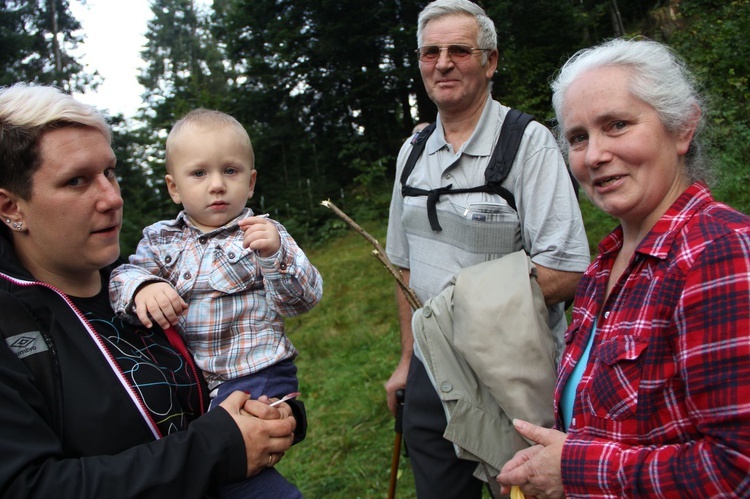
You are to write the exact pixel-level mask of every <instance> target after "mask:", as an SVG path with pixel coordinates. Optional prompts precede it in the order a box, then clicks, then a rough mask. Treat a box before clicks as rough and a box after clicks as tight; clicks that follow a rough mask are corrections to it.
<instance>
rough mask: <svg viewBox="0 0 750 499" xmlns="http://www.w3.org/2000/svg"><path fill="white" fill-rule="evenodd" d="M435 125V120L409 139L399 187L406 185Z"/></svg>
mask: <svg viewBox="0 0 750 499" xmlns="http://www.w3.org/2000/svg"><path fill="white" fill-rule="evenodd" d="M436 125H437V122H435V121H433V122H432V123H430V124H429V125H427V126H426V127H424V128H423V129H422V130H421V131H420V132H419V133H418V134H416V135H414V137H412V139H411V145H412V147H411V153H409V157H408V158H407V159H406V164H405V165H404V169H403V170H402V171H401V188H402V189H403V188H404V187H405V186H406V181H407V180H408V179H409V175H411V172H412V171H413V170H414V165H416V164H417V160H418V159H419V157H420V156H421V155H422V152H423V151H424V147H425V144H427V138H428V137H429V136H430V135H432V132H434V131H435V126H436Z"/></svg>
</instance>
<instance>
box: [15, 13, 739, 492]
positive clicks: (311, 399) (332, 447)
mask: <svg viewBox="0 0 750 499" xmlns="http://www.w3.org/2000/svg"><path fill="white" fill-rule="evenodd" d="M72 1H78V0H72ZM81 1H82V2H83V1H85V0H81ZM112 1H116V0H112ZM202 3H205V2H202ZM426 3H427V2H426V1H425V0H416V1H408V0H368V1H362V0H262V1H261V0H214V1H213V5H212V7H211V8H209V9H207V10H206V9H203V8H198V6H197V5H196V4H194V2H193V1H192V0H152V2H151V5H152V11H153V17H152V19H151V20H150V22H149V24H148V31H147V39H148V44H147V46H146V47H145V49H144V51H143V54H142V55H143V59H144V61H146V62H145V64H146V65H145V68H144V70H143V71H142V74H141V76H140V78H139V81H140V83H141V84H142V85H143V86H144V88H145V89H146V91H145V94H144V99H143V105H142V107H141V109H140V111H139V112H138V114H137V116H136V117H135V118H134V119H131V120H126V119H125V118H124V117H123V116H118V115H115V116H110V117H109V118H110V121H111V122H112V124H113V130H114V140H113V148H114V149H115V153H116V155H117V158H118V169H117V171H118V175H119V180H120V183H121V186H122V195H123V198H125V207H126V209H125V219H124V222H123V231H122V249H123V255H125V256H127V255H128V254H130V253H132V251H133V250H134V248H135V246H136V244H137V242H138V240H139V239H140V237H141V230H142V228H143V227H144V226H146V225H148V224H151V223H153V222H154V221H157V220H161V219H165V218H172V217H173V216H174V215H175V214H176V213H177V211H178V209H179V207H177V206H176V205H174V204H173V203H172V202H171V200H170V199H169V197H168V196H167V193H166V188H165V187H164V182H163V177H164V163H163V150H164V147H163V146H164V140H165V138H166V134H167V132H168V131H169V129H170V128H171V126H172V124H173V123H174V121H175V120H176V119H178V118H179V117H181V116H182V115H183V114H185V113H186V112H187V111H189V110H190V109H193V108H195V107H209V108H215V109H220V110H222V111H225V112H228V113H230V114H232V115H233V116H235V117H236V118H237V119H239V120H240V121H241V122H242V123H243V124H244V125H245V126H246V128H247V130H248V132H249V134H250V137H251V138H252V141H253V146H254V149H255V154H256V167H257V169H258V172H259V176H258V185H257V187H256V190H255V196H254V198H253V199H252V200H251V202H250V205H251V206H252V207H253V209H254V210H255V211H258V212H263V213H266V212H268V213H270V214H271V216H272V217H273V218H275V219H278V220H279V221H280V222H282V223H283V224H284V225H285V226H286V227H287V228H288V229H289V231H290V232H291V233H292V234H293V235H294V237H295V239H297V241H299V242H300V245H301V246H302V247H303V248H305V250H306V251H307V252H308V254H309V256H310V258H311V260H312V261H313V263H314V264H315V265H316V266H317V267H318V268H319V270H320V271H321V273H322V274H323V276H324V280H325V287H326V289H325V296H324V299H323V301H322V302H321V304H320V305H319V306H318V307H316V309H315V310H313V312H311V313H309V314H306V315H304V316H302V317H300V318H298V319H295V320H293V321H289V322H288V330H289V332H290V334H291V336H292V340H293V341H294V343H295V345H296V346H297V347H298V349H299V350H300V351H301V352H302V354H301V356H300V358H299V360H298V367H299V369H300V379H301V386H302V391H303V392H304V396H303V398H304V399H305V401H306V403H307V405H308V411H309V412H310V424H311V428H310V433H309V437H308V439H307V440H306V441H305V442H304V443H303V444H301V445H300V446H298V447H299V448H295V449H293V450H292V451H290V452H289V454H288V457H287V458H286V459H284V460H283V461H282V463H281V464H280V465H279V467H280V469H281V471H282V472H283V473H284V474H285V475H287V476H289V477H290V478H292V479H293V480H294V481H295V483H297V484H298V485H299V486H300V489H301V490H302V492H303V493H304V494H305V496H306V497H311V498H318V497H342V498H343V497H347V498H349V497H385V495H386V490H387V485H388V477H389V467H390V460H391V451H392V445H393V419H392V417H391V416H390V414H389V413H388V411H387V408H386V407H385V395H384V390H383V383H384V382H385V380H386V379H387V378H388V376H389V375H390V372H391V370H392V369H393V367H394V366H395V364H396V362H397V359H398V348H399V343H398V341H399V340H398V324H397V320H396V316H395V307H394V302H393V283H392V282H391V279H390V277H389V276H387V275H386V273H385V271H384V270H383V269H382V267H380V265H379V264H378V263H377V262H376V261H375V260H374V259H372V258H371V257H370V249H371V248H369V246H368V245H367V243H365V242H364V241H363V240H362V239H361V238H359V237H358V236H356V235H352V234H351V233H350V232H349V230H348V228H347V226H346V225H345V224H344V223H343V222H342V221H341V219H339V218H338V217H336V216H335V215H334V214H333V213H332V212H331V211H330V210H328V209H326V208H323V207H321V206H320V201H322V200H325V199H331V200H332V201H333V202H334V203H336V205H338V206H339V207H341V208H342V209H343V210H344V211H346V212H347V213H348V214H349V215H350V216H352V217H353V218H354V219H355V220H357V221H358V222H359V223H360V224H362V225H363V226H364V227H365V228H366V229H368V230H369V231H370V232H371V233H372V234H373V235H375V236H376V237H378V238H379V239H381V240H383V239H384V236H385V224H386V221H387V216H388V203H389V200H390V195H391V189H392V185H393V177H394V172H395V158H396V154H397V153H398V150H399V148H400V146H401V144H402V143H403V141H404V140H405V138H406V137H407V136H408V135H409V133H410V131H411V129H412V127H413V125H414V124H415V123H417V122H421V121H432V120H434V118H435V113H436V110H435V107H434V105H433V104H432V103H431V102H430V101H429V99H428V98H427V95H426V93H425V91H424V87H423V86H422V83H421V80H420V77H419V70H418V64H417V62H418V61H417V58H416V55H415V53H414V50H415V49H416V21H417V15H418V13H419V11H420V10H421V9H422V8H423V7H424V6H425V5H426ZM477 3H479V4H480V5H482V6H483V7H484V8H485V10H486V11H487V13H488V14H489V15H490V17H492V19H493V20H494V21H495V24H496V27H497V31H498V45H499V50H500V64H499V67H498V71H497V73H496V75H495V77H494V82H493V83H494V85H493V95H494V97H495V98H496V99H498V100H499V101H500V102H502V103H503V104H505V105H508V106H512V107H517V108H519V109H522V110H524V111H526V112H529V113H531V114H533V115H534V116H536V118H537V120H539V121H540V122H542V123H544V124H546V125H547V126H550V127H553V126H554V122H553V114H552V111H551V105H550V91H549V80H550V78H551V77H552V76H553V75H554V73H555V71H556V70H557V69H558V68H559V66H560V65H561V64H562V63H563V62H564V61H565V60H566V59H567V58H568V57H569V56H570V55H572V54H573V53H574V52H575V51H577V50H578V49H581V48H584V47H588V46H590V45H593V44H595V43H597V42H599V41H601V40H603V39H606V38H611V37H614V36H620V35H625V36H636V35H643V36H647V37H649V38H652V39H656V40H660V41H663V42H666V43H668V44H669V45H670V46H672V47H673V48H674V49H675V50H676V51H677V52H678V53H679V54H680V55H681V56H683V58H685V59H686V61H687V62H688V65H689V66H690V67H691V68H692V69H693V71H694V72H695V74H696V75H697V77H698V78H699V80H700V83H701V85H702V87H703V88H704V90H705V92H706V95H707V96H708V97H709V106H708V110H709V112H708V114H707V122H708V127H709V128H708V130H709V133H710V139H711V141H710V144H711V151H709V155H711V156H712V157H713V158H715V166H716V181H715V182H714V184H713V186H712V188H713V192H714V194H715V196H716V197H717V198H718V199H719V200H721V201H724V202H727V203H729V204H730V205H732V206H734V207H736V208H738V209H740V210H742V211H744V212H745V213H750V104H749V102H750V89H749V85H748V78H749V77H750V37H748V36H747V33H750V0H620V1H617V0H534V1H531V0H526V1H524V0H482V1H478V2H477ZM79 44H85V41H84V38H83V33H82V31H81V30H80V25H79V23H78V21H77V20H76V19H75V17H74V16H72V14H71V11H70V1H69V0H0V67H2V68H3V72H2V73H1V74H0V86H5V85H10V84H12V83H14V82H16V81H29V82H37V83H45V84H54V85H57V86H59V87H60V88H62V89H64V90H66V91H75V92H83V93H85V92H86V91H87V90H90V89H93V88H95V86H96V85H97V82H98V81H99V76H98V75H97V74H87V73H85V72H84V70H83V67H82V65H81V64H80V63H79V62H78V61H77V60H76V59H75V57H73V56H72V55H71V53H72V52H73V51H74V49H75V47H76V46H77V45H79ZM581 208H582V211H583V213H584V221H585V223H586V229H587V233H588V236H589V242H590V245H591V247H592V251H594V250H595V249H596V243H597V242H598V241H599V239H601V237H603V235H604V234H606V232H608V231H609V230H611V229H612V228H613V226H614V221H613V220H611V219H609V218H608V217H606V216H605V215H603V214H601V212H599V211H598V210H596V209H595V208H593V207H592V206H591V204H590V203H588V201H587V200H586V199H585V197H584V196H582V199H581ZM407 467H408V460H405V459H402V460H401V466H400V468H399V474H400V476H401V480H400V482H399V497H414V490H413V481H412V479H411V474H410V473H404V472H403V471H404V469H405V468H407Z"/></svg>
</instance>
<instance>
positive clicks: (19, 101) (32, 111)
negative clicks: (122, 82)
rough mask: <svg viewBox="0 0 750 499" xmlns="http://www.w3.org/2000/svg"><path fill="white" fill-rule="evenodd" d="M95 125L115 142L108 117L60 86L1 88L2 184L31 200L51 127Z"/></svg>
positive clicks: (0, 152)
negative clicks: (41, 150) (42, 142)
mask: <svg viewBox="0 0 750 499" xmlns="http://www.w3.org/2000/svg"><path fill="white" fill-rule="evenodd" d="M65 127H91V128H93V129H95V130H98V131H100V132H101V133H102V134H103V135H104V136H105V137H106V138H107V141H108V142H110V143H111V141H112V133H111V131H110V128H109V124H108V123H107V120H106V119H104V117H103V116H102V115H101V114H100V113H99V111H97V110H96V108H94V107H93V106H90V105H88V104H84V103H82V102H79V101H77V100H76V99H74V98H73V97H72V96H70V95H68V94H66V93H64V92H62V91H61V90H59V89H58V88H55V87H51V86H43V85H30V84H27V83H16V84H15V85H13V86H10V87H4V88H0V187H1V188H4V189H8V190H9V191H11V192H13V193H15V194H17V195H18V196H19V197H21V199H26V200H28V199H29V198H30V196H31V177H32V176H33V175H34V172H36V170H37V169H38V168H39V167H40V166H41V158H40V156H39V154H40V153H39V140H40V138H41V136H42V134H43V133H44V132H46V131H49V130H54V129H59V128H65Z"/></svg>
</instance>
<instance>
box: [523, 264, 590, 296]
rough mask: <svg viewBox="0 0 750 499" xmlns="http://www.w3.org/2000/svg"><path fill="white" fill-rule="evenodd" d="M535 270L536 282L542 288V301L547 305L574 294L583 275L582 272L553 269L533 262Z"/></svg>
mask: <svg viewBox="0 0 750 499" xmlns="http://www.w3.org/2000/svg"><path fill="white" fill-rule="evenodd" d="M534 265H535V266H536V272H537V282H538V283H539V287H540V288H541V289H542V294H543V295H544V302H545V303H546V304H547V305H548V306H549V305H555V304H557V303H562V302H565V301H568V300H570V299H572V298H573V296H575V292H576V287H577V286H578V281H579V280H580V279H581V276H582V275H583V273H582V272H566V271H563V270H554V269H550V268H547V267H543V266H541V265H539V264H536V263H535V264H534Z"/></svg>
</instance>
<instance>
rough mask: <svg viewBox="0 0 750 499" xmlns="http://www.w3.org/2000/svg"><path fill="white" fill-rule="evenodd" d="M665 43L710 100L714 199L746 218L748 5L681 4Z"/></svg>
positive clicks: (749, 0) (749, 195) (696, 0)
mask: <svg viewBox="0 0 750 499" xmlns="http://www.w3.org/2000/svg"><path fill="white" fill-rule="evenodd" d="M678 22H679V25H678V26H680V27H681V28H682V29H676V30H674V31H673V32H672V33H671V36H669V38H668V42H669V43H670V44H671V45H672V46H673V47H674V48H675V49H676V50H677V51H678V52H679V53H680V54H681V55H682V56H683V57H684V58H685V59H686V60H687V62H688V64H689V65H690V67H691V68H692V69H693V70H694V71H695V73H696V76H697V77H698V78H699V79H700V80H701V81H702V82H703V84H704V87H705V89H706V92H707V93H708V96H709V99H710V100H709V106H708V111H709V112H708V116H707V122H708V130H709V132H710V134H711V139H712V146H713V147H712V149H713V151H714V155H715V156H717V160H718V161H717V177H718V183H717V185H716V186H715V188H714V191H715V194H716V196H717V198H718V199H720V200H722V201H725V202H727V203H729V204H731V205H732V206H734V207H736V208H737V209H740V210H742V211H744V212H745V213H750V39H749V38H748V36H747V33H748V32H750V0H733V1H728V2H716V1H711V0H684V1H683V2H682V10H681V16H680V18H679V19H678Z"/></svg>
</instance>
